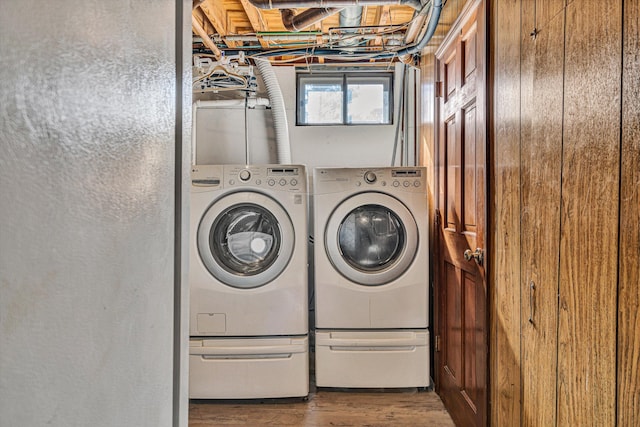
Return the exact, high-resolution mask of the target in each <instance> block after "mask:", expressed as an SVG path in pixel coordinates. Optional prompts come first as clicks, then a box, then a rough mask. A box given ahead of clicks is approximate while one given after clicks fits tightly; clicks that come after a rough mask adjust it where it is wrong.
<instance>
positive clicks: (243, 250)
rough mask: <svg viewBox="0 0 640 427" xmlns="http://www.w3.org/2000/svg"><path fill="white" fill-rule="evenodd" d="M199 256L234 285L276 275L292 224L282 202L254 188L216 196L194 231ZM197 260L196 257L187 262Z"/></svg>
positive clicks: (286, 254) (288, 248) (291, 238)
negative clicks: (219, 196)
mask: <svg viewBox="0 0 640 427" xmlns="http://www.w3.org/2000/svg"><path fill="white" fill-rule="evenodd" d="M197 234H198V235H197V245H198V253H199V254H200V261H202V263H203V264H204V266H205V267H206V269H207V270H208V271H209V273H211V275H212V276H213V277H214V278H216V279H217V280H219V281H220V282H222V283H224V284H226V285H229V286H231V287H234V288H242V289H248V288H257V287H259V286H263V285H266V284H267V283H269V282H271V281H272V280H273V279H275V278H276V277H278V276H279V275H280V273H282V271H284V269H285V268H286V267H287V265H288V264H289V260H290V259H291V256H292V254H293V247H294V242H295V234H294V230H293V223H292V222H291V218H289V215H288V214H287V212H286V211H285V210H284V209H283V208H282V206H281V205H280V204H279V203H278V202H276V201H275V200H274V199H272V198H270V197H269V196H267V195H265V194H262V193H257V192H249V191H246V192H239V193H233V194H230V195H227V196H225V197H222V198H221V199H219V200H217V201H215V202H214V203H212V204H211V206H209V208H208V209H207V211H206V212H205V213H204V215H203V217H202V219H201V220H200V224H199V226H198V233H197ZM192 262H197V261H192Z"/></svg>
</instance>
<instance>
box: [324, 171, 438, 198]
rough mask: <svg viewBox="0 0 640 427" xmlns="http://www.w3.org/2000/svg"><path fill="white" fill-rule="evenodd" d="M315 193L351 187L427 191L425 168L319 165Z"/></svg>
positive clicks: (343, 189) (367, 189) (366, 189)
mask: <svg viewBox="0 0 640 427" xmlns="http://www.w3.org/2000/svg"><path fill="white" fill-rule="evenodd" d="M314 179H315V182H314V187H315V192H316V193H317V192H320V193H323V192H338V191H345V190H349V189H354V188H356V189H362V190H363V191H370V190H376V189H377V190H380V191H407V192H412V193H413V192H415V193H420V192H424V191H426V168H424V167H386V168H316V169H315V171H314Z"/></svg>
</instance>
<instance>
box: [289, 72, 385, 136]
mask: <svg viewBox="0 0 640 427" xmlns="http://www.w3.org/2000/svg"><path fill="white" fill-rule="evenodd" d="M336 77H341V90H342V115H341V116H342V122H341V123H306V122H305V121H304V120H303V119H304V116H305V112H306V105H305V103H304V99H305V98H304V87H305V85H306V83H302V82H301V80H303V79H309V78H312V79H313V78H317V79H318V80H320V79H323V78H333V79H335V78H336ZM357 78H378V79H380V80H381V81H384V84H386V85H387V86H388V88H389V89H388V96H389V103H388V104H389V110H388V111H387V112H386V116H387V117H386V119H387V122H383V123H349V122H348V117H349V111H348V106H349V105H348V84H349V79H357ZM394 82H395V73H394V72H392V71H388V72H381V71H376V72H368V71H361V72H323V73H317V72H307V73H304V72H298V73H296V126H390V125H393V117H394V114H393V113H394V103H393V86H394Z"/></svg>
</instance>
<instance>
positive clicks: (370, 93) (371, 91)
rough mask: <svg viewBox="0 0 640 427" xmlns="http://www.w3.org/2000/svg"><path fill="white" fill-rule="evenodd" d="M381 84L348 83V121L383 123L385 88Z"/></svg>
mask: <svg viewBox="0 0 640 427" xmlns="http://www.w3.org/2000/svg"><path fill="white" fill-rule="evenodd" d="M384 89H385V88H384V85H382V84H350V85H349V87H348V105H347V111H348V116H347V118H348V123H384V122H385V116H386V110H387V108H385V104H386V103H385V98H386V94H385V90H384Z"/></svg>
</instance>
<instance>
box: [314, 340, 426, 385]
mask: <svg viewBox="0 0 640 427" xmlns="http://www.w3.org/2000/svg"><path fill="white" fill-rule="evenodd" d="M315 350H316V360H315V362H316V363H315V373H316V385H317V386H318V387H347V388H391V387H428V386H429V385H430V384H431V382H430V378H429V331H428V330H426V329H421V330H396V331H326V330H324V331H318V330H316V345H315Z"/></svg>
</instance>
